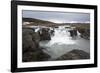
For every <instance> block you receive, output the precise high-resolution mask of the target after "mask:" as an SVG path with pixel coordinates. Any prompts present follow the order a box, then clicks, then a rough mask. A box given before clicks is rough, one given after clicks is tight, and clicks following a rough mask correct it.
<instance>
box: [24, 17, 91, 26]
mask: <svg viewBox="0 0 100 73" xmlns="http://www.w3.org/2000/svg"><path fill="white" fill-rule="evenodd" d="M22 21H23V22H30V23H29V24H28V25H26V26H32V25H34V26H38V25H41V26H48V27H56V26H63V25H76V24H79V25H81V24H82V25H83V24H90V23H53V22H50V21H45V20H40V19H36V18H22Z"/></svg>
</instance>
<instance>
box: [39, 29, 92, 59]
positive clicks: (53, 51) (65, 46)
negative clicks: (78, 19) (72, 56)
mask: <svg viewBox="0 0 100 73" xmlns="http://www.w3.org/2000/svg"><path fill="white" fill-rule="evenodd" d="M68 30H70V29H60V28H56V29H55V35H54V36H52V38H51V40H50V41H41V42H40V46H42V47H44V48H45V49H44V50H43V51H44V52H46V53H47V54H49V55H50V56H51V58H52V59H55V58H58V57H60V56H62V55H63V54H65V53H67V52H69V51H71V50H73V49H80V50H84V51H86V52H88V53H89V52H90V41H89V40H86V39H83V38H81V37H80V36H79V35H80V34H79V33H78V36H77V37H74V38H72V37H70V33H69V32H68Z"/></svg>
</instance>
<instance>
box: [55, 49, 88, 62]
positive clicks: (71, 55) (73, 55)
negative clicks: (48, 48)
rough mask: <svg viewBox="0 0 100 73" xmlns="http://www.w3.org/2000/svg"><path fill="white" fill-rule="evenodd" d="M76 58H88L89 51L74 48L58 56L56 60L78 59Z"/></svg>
mask: <svg viewBox="0 0 100 73" xmlns="http://www.w3.org/2000/svg"><path fill="white" fill-rule="evenodd" d="M78 59H90V55H89V53H87V52H85V51H83V50H77V49H75V50H72V51H70V52H68V53H66V54H64V55H63V56H61V57H59V58H58V59H57V60H78Z"/></svg>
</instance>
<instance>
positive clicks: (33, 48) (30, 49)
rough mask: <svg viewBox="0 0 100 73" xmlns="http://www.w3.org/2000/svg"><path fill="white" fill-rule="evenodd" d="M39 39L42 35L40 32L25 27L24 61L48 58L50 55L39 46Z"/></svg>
mask: <svg viewBox="0 0 100 73" xmlns="http://www.w3.org/2000/svg"><path fill="white" fill-rule="evenodd" d="M39 41H40V36H39V34H38V33H36V32H34V31H33V30H32V29H27V28H25V29H24V28H23V32H22V47H23V49H22V51H23V55H22V56H23V57H22V61H23V62H30V61H44V60H48V58H49V57H50V56H49V55H48V54H46V53H44V52H43V51H42V48H41V47H40V46H39Z"/></svg>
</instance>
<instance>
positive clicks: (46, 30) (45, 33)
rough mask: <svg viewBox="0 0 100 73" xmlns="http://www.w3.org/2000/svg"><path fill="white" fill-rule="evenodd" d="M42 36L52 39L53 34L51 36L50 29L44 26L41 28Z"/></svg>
mask: <svg viewBox="0 0 100 73" xmlns="http://www.w3.org/2000/svg"><path fill="white" fill-rule="evenodd" d="M40 32H41V33H40V38H41V40H51V36H50V33H49V29H47V28H42V29H41V30H40Z"/></svg>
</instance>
